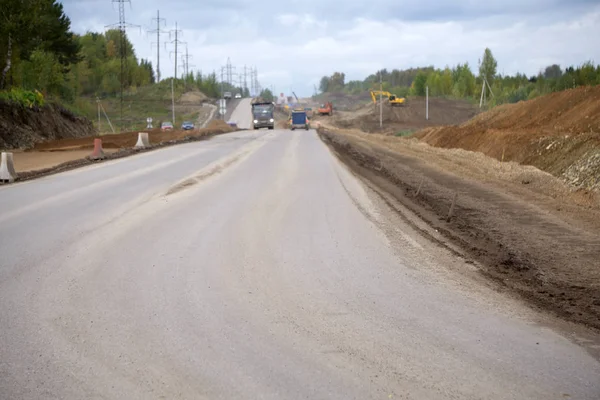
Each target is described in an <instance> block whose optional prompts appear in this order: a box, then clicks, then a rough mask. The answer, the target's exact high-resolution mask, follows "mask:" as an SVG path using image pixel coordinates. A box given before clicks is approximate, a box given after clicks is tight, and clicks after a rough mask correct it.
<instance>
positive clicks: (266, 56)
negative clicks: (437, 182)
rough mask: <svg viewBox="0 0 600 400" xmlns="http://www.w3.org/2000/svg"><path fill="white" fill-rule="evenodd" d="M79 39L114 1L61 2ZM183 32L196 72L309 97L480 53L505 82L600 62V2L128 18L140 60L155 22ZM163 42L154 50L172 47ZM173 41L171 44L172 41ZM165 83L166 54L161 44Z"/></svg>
mask: <svg viewBox="0 0 600 400" xmlns="http://www.w3.org/2000/svg"><path fill="white" fill-rule="evenodd" d="M63 4H64V6H65V11H66V13H67V15H68V16H69V17H70V18H71V21H72V27H73V29H74V30H75V31H76V32H78V33H85V32H86V31H103V30H104V29H105V26H106V25H109V24H112V23H115V22H117V21H118V19H119V14H118V6H117V4H116V3H115V4H113V2H112V0H64V1H63ZM157 10H160V13H161V18H165V19H166V25H164V26H163V29H164V30H165V31H168V30H172V29H175V23H177V24H178V26H179V29H181V30H182V32H183V35H182V36H181V40H182V41H185V42H187V46H188V52H189V54H190V55H191V56H193V58H192V59H191V61H190V64H193V65H194V66H195V67H194V69H201V70H202V71H206V72H209V71H210V72H212V71H213V70H217V71H220V68H221V66H222V65H224V64H225V63H226V62H227V58H228V57H229V58H231V62H232V64H233V65H234V66H235V67H236V71H237V72H243V69H244V65H247V66H256V67H257V68H258V71H259V81H260V83H261V85H263V86H268V87H274V89H275V92H276V93H279V92H281V91H284V92H286V93H289V92H290V90H294V91H295V92H296V93H297V94H298V95H299V96H305V95H310V94H312V92H313V85H318V83H319V80H320V78H321V77H322V76H323V75H330V74H331V73H332V72H334V71H341V72H345V73H346V77H347V78H346V79H363V78H365V77H366V76H367V75H369V74H371V73H373V72H374V71H376V70H378V69H380V68H388V69H393V68H398V69H403V68H409V67H418V66H426V65H434V66H436V67H440V68H441V67H444V66H446V65H450V66H452V65H455V64H457V63H459V62H461V63H462V62H465V61H468V62H469V63H470V65H471V66H473V67H475V68H476V66H477V62H478V59H479V58H480V57H481V55H482V54H483V50H484V49H485V47H486V46H487V47H490V48H491V49H492V52H493V53H494V55H495V57H496V59H497V60H498V70H499V72H501V73H502V72H503V73H506V74H513V73H515V72H524V73H527V74H528V75H531V74H536V73H537V72H538V71H539V70H540V69H542V68H543V67H545V66H546V65H549V64H553V63H557V64H560V65H561V66H563V67H565V66H568V65H572V64H574V65H578V64H581V63H582V62H584V61H587V60H592V61H595V62H596V63H598V62H600V45H599V39H598V38H600V0H487V1H483V0H454V1H446V0H368V1H364V0H363V1H359V0H354V2H352V0H287V1H285V0H279V1H275V0H260V1H257V0H222V1H218V0H169V1H158V0H131V3H130V5H129V4H127V5H126V7H125V13H126V19H127V21H128V22H131V23H132V24H137V25H139V26H141V32H140V29H131V30H130V31H129V36H130V38H131V40H132V42H133V43H134V46H135V50H136V54H137V56H138V57H143V58H149V59H150V60H152V63H153V65H156V44H153V43H152V42H156V36H155V35H151V34H148V33H147V31H148V30H150V29H155V28H156V25H152V18H155V17H156V12H157ZM169 39H170V38H169V36H168V35H163V37H162V38H161V41H169ZM171 39H172V38H171ZM161 46H162V47H161V71H162V76H163V77H167V76H172V75H173V64H174V63H173V58H174V57H173V55H170V54H169V52H171V51H172V50H173V46H172V45H169V46H168V47H167V50H165V46H164V44H161Z"/></svg>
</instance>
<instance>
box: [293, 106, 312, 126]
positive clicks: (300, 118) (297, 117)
mask: <svg viewBox="0 0 600 400" xmlns="http://www.w3.org/2000/svg"><path fill="white" fill-rule="evenodd" d="M296 128H298V129H302V128H304V129H306V130H309V129H310V123H309V120H308V116H307V115H306V111H304V110H294V111H292V116H291V118H290V129H291V130H294V129H296Z"/></svg>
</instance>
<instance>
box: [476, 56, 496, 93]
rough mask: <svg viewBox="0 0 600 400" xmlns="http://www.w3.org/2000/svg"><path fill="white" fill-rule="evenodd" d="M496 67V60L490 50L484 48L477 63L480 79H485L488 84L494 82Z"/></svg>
mask: <svg viewBox="0 0 600 400" xmlns="http://www.w3.org/2000/svg"><path fill="white" fill-rule="evenodd" d="M497 69H498V62H497V61H496V59H495V58H494V55H493V54H492V51H491V50H490V49H489V48H486V49H485V51H484V52H483V60H481V64H480V65H479V76H480V77H481V78H482V79H486V80H487V81H488V83H489V84H490V85H492V84H493V83H494V78H495V77H496V71H497Z"/></svg>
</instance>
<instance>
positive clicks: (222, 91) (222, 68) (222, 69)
mask: <svg viewBox="0 0 600 400" xmlns="http://www.w3.org/2000/svg"><path fill="white" fill-rule="evenodd" d="M225 68H226V67H221V98H223V93H225V91H224V88H223V73H224V72H225Z"/></svg>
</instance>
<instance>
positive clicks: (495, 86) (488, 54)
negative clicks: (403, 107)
mask: <svg viewBox="0 0 600 400" xmlns="http://www.w3.org/2000/svg"><path fill="white" fill-rule="evenodd" d="M497 69H498V63H497V61H496V59H495V58H494V56H493V54H492V51H491V50H490V49H489V48H486V49H485V51H484V54H483V57H482V59H481V60H480V63H479V68H478V71H477V75H476V74H475V73H474V72H473V70H472V68H471V66H470V65H469V64H468V63H464V64H458V65H456V66H454V67H449V66H447V67H445V68H443V69H438V68H435V67H433V66H428V67H422V68H410V69H406V70H398V69H394V70H392V71H389V70H387V69H382V70H380V71H377V72H375V73H374V74H371V75H369V76H368V77H366V78H365V79H364V80H362V81H360V80H350V81H346V76H345V74H344V73H343V72H334V73H333V74H332V75H330V76H324V77H322V78H321V81H320V83H319V90H320V91H321V92H322V93H325V92H345V93H349V94H359V93H364V92H365V91H368V90H371V89H375V90H379V88H380V79H381V81H382V86H383V90H385V91H388V92H390V93H393V94H395V95H397V96H400V97H406V96H425V93H426V90H427V88H428V90H429V95H431V96H443V97H452V98H459V99H473V100H474V99H479V96H480V94H481V91H482V88H483V87H484V82H487V84H485V87H486V98H487V99H488V100H489V104H490V105H495V104H502V103H515V102H518V101H521V100H527V99H532V98H534V97H537V96H540V95H543V94H548V93H551V92H555V91H560V90H565V89H569V88H574V87H578V86H590V85H598V84H600V65H597V66H594V64H593V63H592V62H586V63H584V64H582V65H580V66H577V67H575V66H570V67H568V68H565V69H562V68H561V67H560V66H559V65H556V64H554V65H550V66H548V67H546V68H544V69H543V70H542V71H540V72H539V74H537V75H534V76H530V77H527V76H526V75H525V74H520V73H517V74H515V75H502V74H498V73H497ZM490 91H491V93H490Z"/></svg>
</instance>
